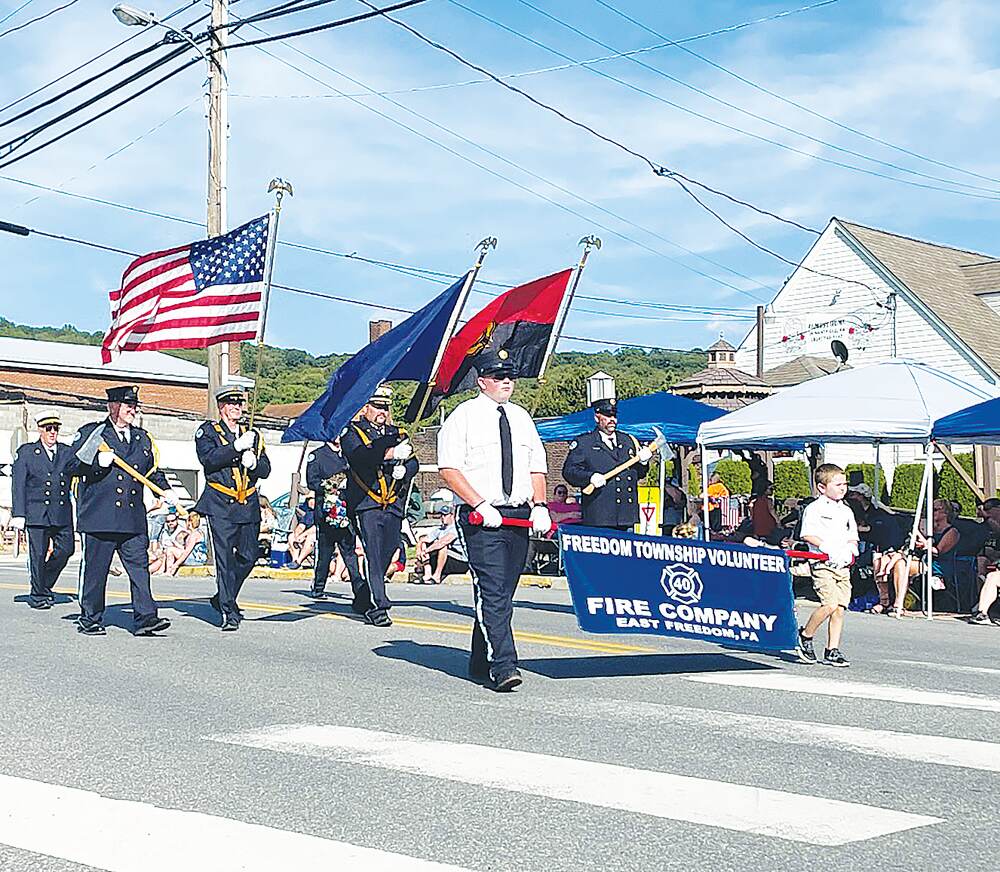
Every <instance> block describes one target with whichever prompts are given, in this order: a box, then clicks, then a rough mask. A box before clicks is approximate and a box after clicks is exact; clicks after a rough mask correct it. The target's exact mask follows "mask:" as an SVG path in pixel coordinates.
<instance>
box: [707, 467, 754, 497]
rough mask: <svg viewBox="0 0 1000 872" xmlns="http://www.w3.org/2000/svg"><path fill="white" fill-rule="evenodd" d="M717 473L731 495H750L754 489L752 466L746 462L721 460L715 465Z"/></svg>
mask: <svg viewBox="0 0 1000 872" xmlns="http://www.w3.org/2000/svg"><path fill="white" fill-rule="evenodd" d="M714 471H715V473H716V474H717V475H718V476H719V478H721V479H722V483H723V484H724V485H725V486H726V487H727V488H729V492H730V493H731V494H734V495H735V494H749V493H750V489H751V487H752V479H751V476H750V464H748V463H747V462H746V461H745V460H729V459H724V460H720V461H719V462H718V463H717V464H716V465H715V470H714Z"/></svg>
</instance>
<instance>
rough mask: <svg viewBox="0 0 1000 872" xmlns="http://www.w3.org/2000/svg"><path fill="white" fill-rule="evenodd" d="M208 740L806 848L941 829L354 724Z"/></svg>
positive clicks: (870, 811) (901, 816)
mask: <svg viewBox="0 0 1000 872" xmlns="http://www.w3.org/2000/svg"><path fill="white" fill-rule="evenodd" d="M210 738H211V739H213V740H214V741H218V742H224V743H226V744H232V745H243V746H246V747H250V748H262V749H267V750H271V751H278V752H283V753H290V754H301V755H305V756H309V757H321V758H326V759H331V760H337V761H340V762H344V763H353V764H357V765H361V766H371V767H375V768H378V769H390V770H393V771H401V772H408V773H412V774H414V775H424V776H428V777H431V778H440V779H444V780H446V781H455V782H459V783H462V784H474V785H477V786H482V787H490V788H498V789H500V790H508V791H512V792H514V793H524V794H529V795H532V796H544V797H549V798H551V799H558V800H566V801H570V802H578V803H583V804H586V805H592V806H597V807H599V808H613V809H618V810H621V811H628V812H634V813H636V814H643V815H650V816H653V817H658V818H665V819H667V820H676V821H685V822H688V823H695V824H705V825H708V826H714V827H722V828H724V829H728V830H735V831H737V832H744V833H753V834H756V835H763V836H773V837H776V838H781V839H789V840H791V841H795V842H804V843H806V844H810V845H846V844H848V843H850V842H858V841H863V840H865V839H871V838H876V837H878V836H884V835H887V834H889V833H895V832H899V831H901V830H909V829H914V828H916V827H924V826H928V825H930V824H936V823H941V819H940V818H934V817H926V816H924V815H916V814H910V813H908V812H900V811H894V810H892V809H886V808H878V807H876V806H869V805H859V804H855V803H850V802H844V801H842V800H834V799H824V798H821V797H815V796H800V795H797V794H794V793H785V792H784V791H779V790H766V789H763V788H758V787H750V786H746V785H742V784H730V783H728V782H724V781H712V780H709V779H705V778H692V777H690V776H684V775H673V774H670V773H668V772H656V771H649V770H644V769H634V768H631V767H628V766H619V765H615V764H611V763H596V762H592V761H590V760H577V759H573V758H570V757H554V756H550V755H548V754H536V753H531V752H527V751H514V750H509V749H506V748H494V747H490V746H484V745H471V744H464V743H457V742H440V741H436V740H433V739H424V738H420V737H417V736H405V735H399V734H396V733H384V732H379V731H376V730H363V729H358V728H354V727H338V726H320V725H309V724H305V725H290V726H289V725H280V726H274V727H268V728H265V729H263V730H258V731H251V732H247V733H238V734H234V735H228V736H212V737H210Z"/></svg>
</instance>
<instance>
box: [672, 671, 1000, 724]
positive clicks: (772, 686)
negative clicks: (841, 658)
mask: <svg viewBox="0 0 1000 872" xmlns="http://www.w3.org/2000/svg"><path fill="white" fill-rule="evenodd" d="M816 668H817V669H818V667H816ZM684 678H685V680H687V681H696V682H699V683H701V684H721V685H725V686H728V687H745V688H751V689H753V690H780V691H787V692H792V693H807V694H818V695H820V696H842V697H845V698H854V699H875V700H881V701H883V702H899V703H905V704H907V705H924V706H941V707H944V708H956V709H971V710H974V711H981V712H997V713H1000V699H996V698H995V697H989V696H980V695H978V694H972V693H942V692H939V691H932V690H916V689H912V688H909V687H897V686H895V685H889V684H866V683H863V682H859V681H838V680H836V679H833V678H822V677H818V676H815V675H807V674H802V673H799V674H796V673H790V672H782V671H780V670H777V669H776V670H773V671H766V672H765V671H762V672H716V673H713V674H711V675H708V674H706V675H685V676H684Z"/></svg>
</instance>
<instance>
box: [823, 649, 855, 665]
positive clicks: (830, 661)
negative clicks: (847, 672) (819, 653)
mask: <svg viewBox="0 0 1000 872" xmlns="http://www.w3.org/2000/svg"><path fill="white" fill-rule="evenodd" d="M823 662H824V663H825V664H826V665H827V666H850V665H851V661H850V660H848V659H847V658H846V657H845V656H844V655H843V654H842V653H841V652H840V649H839V648H827V649H826V651H824V652H823Z"/></svg>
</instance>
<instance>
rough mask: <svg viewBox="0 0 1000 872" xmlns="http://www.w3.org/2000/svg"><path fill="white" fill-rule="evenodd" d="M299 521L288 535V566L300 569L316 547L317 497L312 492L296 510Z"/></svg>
mask: <svg viewBox="0 0 1000 872" xmlns="http://www.w3.org/2000/svg"><path fill="white" fill-rule="evenodd" d="M295 516H296V519H297V523H296V525H295V528H294V529H293V530H292V533H291V535H290V536H289V537H288V556H289V558H291V560H290V562H289V564H288V568H289V569H298V568H299V567H300V566H301V565H302V564H303V563H304V562H305V560H306V558H307V557H309V555H310V554H312V553H313V551H314V550H315V548H316V498H315V497H314V496H313V495H312V494H310V495H309V496H308V497H306V498H305V499H304V500H303V501H302V502H301V503H300V504H299V507H298V508H297V509H296V510H295Z"/></svg>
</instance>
